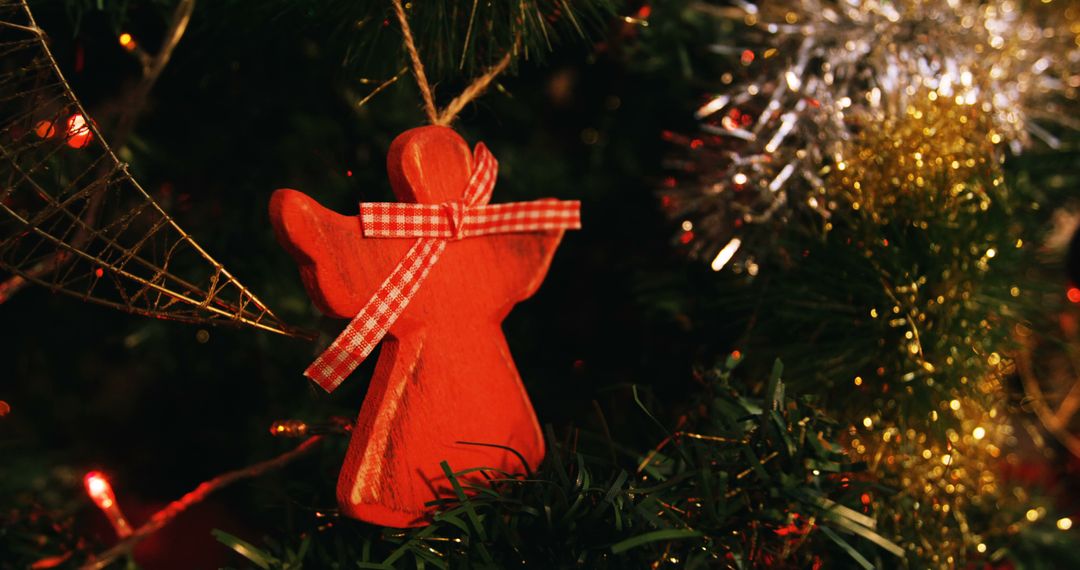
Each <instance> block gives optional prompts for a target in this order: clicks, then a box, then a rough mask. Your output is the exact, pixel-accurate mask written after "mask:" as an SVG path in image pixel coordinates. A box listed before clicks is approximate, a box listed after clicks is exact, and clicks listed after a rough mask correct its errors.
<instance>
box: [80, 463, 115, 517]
mask: <svg viewBox="0 0 1080 570" xmlns="http://www.w3.org/2000/svg"><path fill="white" fill-rule="evenodd" d="M83 483H85V484H86V494H87V495H90V499H91V500H92V501H94V504H95V505H97V506H98V507H100V508H102V509H107V508H109V507H111V506H112V505H113V504H114V503H115V502H116V497H115V496H114V495H113V491H112V486H111V485H109V481H108V479H106V478H105V476H104V475H102V474H101V473H99V472H97V471H91V472H89V473H87V474H86V478H85V479H83Z"/></svg>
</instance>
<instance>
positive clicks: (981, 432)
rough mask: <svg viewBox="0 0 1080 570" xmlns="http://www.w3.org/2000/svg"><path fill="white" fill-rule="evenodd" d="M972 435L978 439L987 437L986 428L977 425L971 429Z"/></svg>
mask: <svg viewBox="0 0 1080 570" xmlns="http://www.w3.org/2000/svg"><path fill="white" fill-rule="evenodd" d="M971 436H972V437H974V438H975V439H976V440H979V439H982V438H984V437H986V429H984V428H982V427H977V428H975V429H974V430H972V431H971Z"/></svg>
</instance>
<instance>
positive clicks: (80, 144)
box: [64, 113, 94, 148]
mask: <svg viewBox="0 0 1080 570" xmlns="http://www.w3.org/2000/svg"><path fill="white" fill-rule="evenodd" d="M64 136H65V137H66V138H67V145H68V146H70V147H71V148H84V147H85V146H86V145H88V144H90V141H91V139H93V138H94V135H93V133H91V132H90V125H89V124H88V123H87V122H86V117H84V116H82V115H80V114H78V113H76V114H74V115H72V116H70V117H68V120H67V133H65V135H64Z"/></svg>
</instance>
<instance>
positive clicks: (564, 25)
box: [66, 0, 618, 80]
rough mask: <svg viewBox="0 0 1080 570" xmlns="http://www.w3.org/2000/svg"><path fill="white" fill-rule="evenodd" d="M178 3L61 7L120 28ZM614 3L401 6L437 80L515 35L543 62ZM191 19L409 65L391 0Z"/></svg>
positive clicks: (281, 5)
mask: <svg viewBox="0 0 1080 570" xmlns="http://www.w3.org/2000/svg"><path fill="white" fill-rule="evenodd" d="M176 3H177V2H176V0H121V1H104V0H66V7H67V9H68V12H69V13H70V14H71V17H72V19H73V20H74V21H75V22H76V24H79V23H80V22H81V21H82V20H83V19H84V18H85V17H87V16H88V15H89V14H91V13H101V14H104V15H106V16H107V18H108V20H109V21H110V22H111V23H112V25H113V27H114V28H115V29H116V31H119V30H120V29H121V27H122V26H124V25H125V24H127V23H129V22H130V21H131V20H132V16H133V14H136V13H138V12H140V11H146V10H148V9H149V10H154V11H159V12H161V13H162V15H163V17H166V18H167V15H168V14H169V13H171V7H172V6H175V5H176ZM617 4H618V1H617V0H520V1H514V2H501V1H496V2H490V1H485V2H480V1H479V0H442V1H438V2H422V1H414V2H408V3H406V11H407V13H408V14H409V18H410V25H411V26H412V30H413V34H414V36H415V37H416V41H417V48H418V49H419V51H420V53H421V55H422V57H423V59H424V64H425V66H426V68H427V71H428V73H429V74H430V75H431V76H432V77H433V79H434V80H439V79H446V78H453V77H464V78H466V79H467V78H471V77H473V76H475V75H477V74H479V73H482V72H483V71H484V70H486V69H487V68H488V67H490V66H491V65H493V64H494V63H495V62H497V61H498V60H499V59H500V58H502V57H503V55H504V54H505V53H506V52H508V51H510V50H512V49H514V46H515V44H516V43H517V42H518V41H519V38H520V49H521V55H522V57H523V59H525V60H533V61H542V60H543V58H544V56H545V55H546V54H547V53H549V52H550V51H551V50H552V49H554V48H555V47H556V46H558V45H560V44H561V43H564V42H566V41H567V40H574V39H576V40H584V39H588V38H590V37H592V36H595V35H597V33H598V32H599V31H601V29H602V27H603V26H604V25H605V23H606V20H607V18H608V17H610V16H611V15H612V14H613V13H614V10H615V8H616V5H617ZM195 22H196V23H197V24H198V25H199V26H202V27H206V28H209V29H214V30H222V29H230V28H232V29H245V28H247V27H250V26H251V25H252V23H255V22H257V23H258V25H259V26H260V27H266V28H269V31H272V32H273V35H274V36H275V37H276V38H277V40H278V41H285V42H289V41H297V40H298V39H299V38H300V37H305V36H316V37H317V39H318V41H319V45H320V46H321V47H322V49H324V50H325V51H326V52H327V53H328V54H329V55H331V57H333V58H334V59H336V60H339V61H340V62H341V63H342V65H343V66H344V67H346V68H348V69H351V70H354V71H362V73H364V74H365V75H367V76H373V77H380V76H384V77H391V76H393V75H395V74H396V73H397V71H398V70H399V69H402V68H404V66H405V65H406V59H405V54H404V52H403V50H402V49H401V33H400V30H399V29H398V23H397V20H396V19H395V17H394V14H393V11H392V9H391V5H390V0H300V1H297V0H272V1H266V2H258V3H252V2H247V1H243V0H225V1H214V2H199V3H198V4H197V6H196V13H195Z"/></svg>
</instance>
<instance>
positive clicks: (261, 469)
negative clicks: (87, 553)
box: [82, 435, 324, 570]
mask: <svg viewBox="0 0 1080 570" xmlns="http://www.w3.org/2000/svg"><path fill="white" fill-rule="evenodd" d="M323 437H324V436H321V435H316V436H312V437H309V438H308V439H306V440H304V442H303V443H301V444H300V445H298V446H296V447H295V448H293V449H291V450H289V451H286V452H285V453H282V454H281V455H278V456H277V457H275V458H273V459H268V460H266V461H262V462H260V463H256V464H254V465H249V466H248V467H245V468H243V469H237V470H236V471H229V472H228V473H223V474H221V475H218V476H217V477H214V478H213V479H210V480H209V481H206V482H204V483H202V484H200V485H199V486H198V487H196V488H195V490H194V491H192V492H190V493H188V494H186V495H184V496H183V497H180V498H179V499H177V500H175V501H173V502H172V503H169V505H168V506H166V507H165V508H164V509H161V510H160V511H158V512H157V513H154V515H153V516H152V517H150V520H148V521H146V524H144V525H142V526H140V527H139V528H137V529H135V532H133V533H132V534H131V536H129V537H127V538H125V539H124V540H121V541H120V542H118V543H116V545H114V546H113V547H112V548H110V549H108V550H106V551H105V552H102V553H101V554H100V555H99V556H97V557H96V558H95V559H94V560H93V561H92V562H90V563H88V564H85V565H84V566H82V570H100V569H101V568H104V567H106V566H108V565H109V564H111V563H112V562H113V561H115V560H116V559H117V558H119V557H121V556H124V555H125V554H128V553H130V552H131V551H132V549H134V548H135V545H136V544H138V543H139V542H140V541H142V540H143V539H144V538H146V537H148V536H150V535H152V534H154V533H155V532H157V531H159V530H161V528H162V527H164V526H165V525H167V524H169V523H170V522H171V521H172V520H173V519H175V518H176V517H177V515H179V514H180V513H182V512H184V511H186V510H187V509H188V508H190V507H191V506H192V505H195V504H197V503H200V502H202V501H203V500H205V499H206V497H207V496H209V495H210V494H211V493H213V492H214V491H217V490H219V489H221V488H223V487H226V486H228V485H231V484H232V483H235V482H237V481H239V480H241V479H248V478H251V477H258V476H259V475H262V474H263V473H266V472H267V471H273V470H274V469H280V468H281V467H284V466H285V465H287V464H289V463H290V462H292V461H293V460H295V459H298V458H299V457H301V456H303V455H304V454H305V453H307V452H308V451H311V449H312V448H313V447H315V446H316V445H318V444H319V442H321V441H322V439H323Z"/></svg>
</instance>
